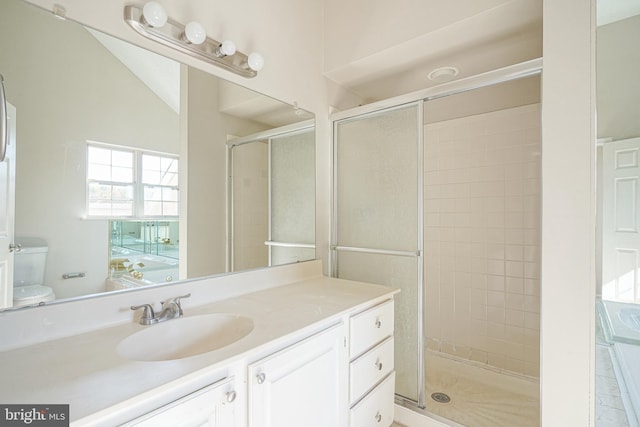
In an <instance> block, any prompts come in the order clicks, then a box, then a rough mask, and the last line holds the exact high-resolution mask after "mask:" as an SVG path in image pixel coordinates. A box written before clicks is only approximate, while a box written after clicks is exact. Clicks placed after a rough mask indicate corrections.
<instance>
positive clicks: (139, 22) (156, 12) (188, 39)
mask: <svg viewBox="0 0 640 427" xmlns="http://www.w3.org/2000/svg"><path fill="white" fill-rule="evenodd" d="M124 20H125V22H126V23H127V24H129V26H130V27H131V28H133V29H134V30H136V31H137V32H138V33H139V34H141V35H143V36H144V37H146V38H148V39H150V40H153V41H156V42H158V43H161V44H163V45H165V46H168V47H171V48H173V49H176V50H178V51H180V52H182V53H185V54H187V55H190V56H192V57H194V58H198V59H201V60H204V61H206V62H208V63H210V64H214V65H217V66H219V67H222V68H224V69H226V70H228V71H232V72H234V73H236V74H239V75H241V76H243V77H247V78H251V77H255V76H256V75H258V71H260V70H261V69H262V68H263V67H264V58H263V57H262V55H260V54H259V53H252V54H250V55H246V54H244V53H242V52H238V51H237V49H236V45H235V44H234V43H233V42H232V41H230V40H225V41H224V42H222V43H221V42H219V41H216V40H214V39H212V38H210V37H207V34H206V32H205V29H204V27H203V26H202V25H201V24H199V23H197V22H189V23H188V24H187V25H182V24H181V23H179V22H176V21H174V20H173V19H171V18H169V17H168V16H167V12H166V11H165V10H164V8H163V7H162V5H161V4H160V3H158V2H156V1H150V2H147V3H146V4H145V5H144V6H143V7H139V6H135V5H128V6H125V7H124Z"/></svg>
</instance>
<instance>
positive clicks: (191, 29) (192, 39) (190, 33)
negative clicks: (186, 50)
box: [184, 21, 207, 44]
mask: <svg viewBox="0 0 640 427" xmlns="http://www.w3.org/2000/svg"><path fill="white" fill-rule="evenodd" d="M184 36H185V38H186V39H187V41H188V42H189V43H193V44H200V43H202V42H204V41H205V40H206V39H207V32H206V31H205V30H204V27H203V26H202V25H200V24H199V23H198V22H195V21H192V22H189V23H188V24H187V25H185V27H184Z"/></svg>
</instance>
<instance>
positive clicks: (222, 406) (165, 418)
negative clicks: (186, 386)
mask: <svg viewBox="0 0 640 427" xmlns="http://www.w3.org/2000/svg"><path fill="white" fill-rule="evenodd" d="M236 400H238V399H237V395H236V390H235V387H234V381H233V378H228V379H226V380H222V381H220V382H218V383H215V384H212V385H210V386H208V387H205V388H202V389H200V390H198V391H196V392H193V393H191V394H189V395H187V396H185V397H183V398H181V399H178V400H176V401H175V402H172V403H170V404H168V405H165V406H163V407H161V408H158V409H156V410H155V411H153V412H150V413H148V414H146V415H144V416H142V417H140V418H137V419H135V420H133V421H131V422H129V423H127V424H125V426H136V427H163V426H167V427H179V426H180V427H202V426H208V427H240V424H239V422H238V418H237V417H236V406H237V405H238V404H237V403H236Z"/></svg>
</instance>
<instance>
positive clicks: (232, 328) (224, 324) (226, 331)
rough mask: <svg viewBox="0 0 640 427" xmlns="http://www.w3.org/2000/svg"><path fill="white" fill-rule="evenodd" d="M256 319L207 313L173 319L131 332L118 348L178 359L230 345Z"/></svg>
mask: <svg viewBox="0 0 640 427" xmlns="http://www.w3.org/2000/svg"><path fill="white" fill-rule="evenodd" d="M252 330H253V321H252V320H251V319H249V318H248V317H243V316H238V315H235V314H221V313H216V314H203V315H199V316H190V317H181V318H179V319H171V320H167V321H165V322H162V323H157V324H155V325H151V326H145V329H143V330H142V331H139V332H136V333H134V334H131V335H129V336H128V337H127V338H125V339H123V340H122V341H120V343H119V344H118V346H117V349H116V351H117V352H118V354H119V355H120V356H122V357H124V358H125V359H130V360H139V361H158V360H175V359H182V358H185V357H190V356H196V355H198V354H203V353H207V352H210V351H213V350H219V349H221V348H223V347H226V346H228V345H230V344H233V343H234V342H236V341H238V340H240V339H241V338H243V337H245V336H247V335H248V334H249V333H250V332H251V331H252Z"/></svg>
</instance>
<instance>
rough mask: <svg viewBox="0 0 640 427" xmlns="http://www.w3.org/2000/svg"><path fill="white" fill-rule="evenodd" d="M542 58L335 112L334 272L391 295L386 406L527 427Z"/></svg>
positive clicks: (535, 416)
mask: <svg viewBox="0 0 640 427" xmlns="http://www.w3.org/2000/svg"><path fill="white" fill-rule="evenodd" d="M539 72H540V62H539V61H531V62H529V63H524V64H520V65H517V66H513V67H509V68H507V69H501V70H496V71H494V72H490V73H486V74H484V75H480V76H476V77H472V78H468V79H464V80H460V81H457V82H451V83H448V84H444V85H440V86H438V87H434V88H431V89H429V90H426V91H424V92H421V93H416V94H411V95H407V96H403V97H400V98H397V99H393V100H387V101H384V102H381V103H377V104H372V105H371V106H365V107H359V108H357V109H354V110H352V111H346V112H341V113H338V114H336V115H334V116H333V120H334V145H333V164H334V166H333V220H332V224H333V230H332V246H331V248H332V258H331V262H332V273H333V275H334V276H336V277H341V278H348V279H353V280H362V281H367V282H372V283H378V284H382V285H387V286H393V287H398V288H401V289H402V292H401V293H400V294H399V295H398V297H397V301H396V349H395V357H396V371H397V372H396V375H397V379H396V384H397V385H396V397H397V399H396V401H397V403H399V404H401V405H403V406H406V407H411V408H412V409H413V410H415V411H418V412H421V413H424V414H430V416H435V417H436V418H437V417H438V416H439V417H443V418H446V419H449V420H451V421H454V422H457V423H461V424H464V425H523V426H524V425H532V426H534V425H538V424H539V365H540V359H539V358H540V356H539V354H540V344H539V343H540V234H541V224H540V222H541V221H540V216H541V215H540V210H541V204H540V187H541V164H540V161H541V157H540V153H541V124H540V116H541V108H540V77H539Z"/></svg>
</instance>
